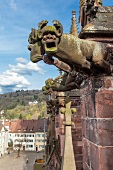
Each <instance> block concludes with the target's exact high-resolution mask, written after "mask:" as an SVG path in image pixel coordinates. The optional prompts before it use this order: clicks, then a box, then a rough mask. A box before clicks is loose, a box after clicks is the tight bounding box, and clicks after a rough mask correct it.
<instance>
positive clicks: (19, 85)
mask: <svg viewBox="0 0 113 170" xmlns="http://www.w3.org/2000/svg"><path fill="white" fill-rule="evenodd" d="M16 61H17V62H18V63H17V64H16V65H11V64H9V70H6V71H5V72H3V73H2V74H0V93H7V92H10V91H15V90H18V89H27V88H28V86H30V85H31V83H30V82H29V81H28V80H27V79H26V78H25V75H32V73H33V72H37V73H39V74H44V71H43V69H42V68H41V65H39V66H38V64H37V63H32V62H27V60H26V59H25V58H22V57H20V58H16Z"/></svg>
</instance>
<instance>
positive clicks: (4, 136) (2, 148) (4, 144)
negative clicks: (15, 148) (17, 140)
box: [0, 122, 8, 157]
mask: <svg viewBox="0 0 113 170" xmlns="http://www.w3.org/2000/svg"><path fill="white" fill-rule="evenodd" d="M7 148H8V130H7V129H6V128H5V127H4V126H3V124H2V123H1V122H0V157H1V156H3V155H4V154H5V153H7Z"/></svg>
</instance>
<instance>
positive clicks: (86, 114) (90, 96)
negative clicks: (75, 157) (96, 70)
mask: <svg viewBox="0 0 113 170" xmlns="http://www.w3.org/2000/svg"><path fill="white" fill-rule="evenodd" d="M81 112H82V129H83V169H84V170H112V169H113V77H109V76H101V77H92V78H90V79H88V80H87V82H86V83H85V85H84V87H82V89H81Z"/></svg>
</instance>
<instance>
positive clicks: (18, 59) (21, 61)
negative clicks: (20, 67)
mask: <svg viewBox="0 0 113 170" xmlns="http://www.w3.org/2000/svg"><path fill="white" fill-rule="evenodd" d="M16 61H17V62H19V63H23V64H25V63H27V60H26V59H25V58H22V57H20V58H16Z"/></svg>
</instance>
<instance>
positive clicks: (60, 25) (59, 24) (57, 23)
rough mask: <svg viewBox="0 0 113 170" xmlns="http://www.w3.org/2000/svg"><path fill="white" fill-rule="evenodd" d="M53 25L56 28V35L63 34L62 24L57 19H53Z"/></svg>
mask: <svg viewBox="0 0 113 170" xmlns="http://www.w3.org/2000/svg"><path fill="white" fill-rule="evenodd" d="M52 23H53V25H54V27H55V28H56V30H57V32H56V34H57V36H58V37H60V36H61V35H62V34H63V26H62V24H61V23H60V22H59V21H58V20H53V22H52Z"/></svg>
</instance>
